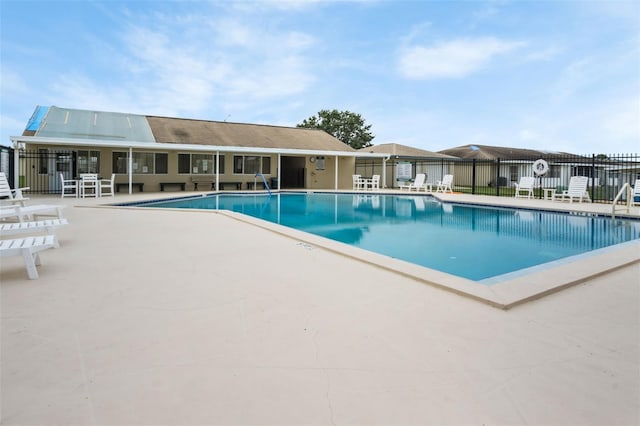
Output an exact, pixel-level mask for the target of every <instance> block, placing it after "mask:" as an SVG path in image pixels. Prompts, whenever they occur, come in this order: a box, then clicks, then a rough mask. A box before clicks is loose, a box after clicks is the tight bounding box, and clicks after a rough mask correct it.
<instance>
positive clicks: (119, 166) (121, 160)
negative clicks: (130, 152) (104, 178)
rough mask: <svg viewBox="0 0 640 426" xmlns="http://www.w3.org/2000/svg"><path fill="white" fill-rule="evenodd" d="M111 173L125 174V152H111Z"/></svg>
mask: <svg viewBox="0 0 640 426" xmlns="http://www.w3.org/2000/svg"><path fill="white" fill-rule="evenodd" d="M111 158H112V164H111V167H112V168H113V173H117V174H121V175H124V174H127V153H126V152H115V151H114V152H113V154H112V155H111Z"/></svg>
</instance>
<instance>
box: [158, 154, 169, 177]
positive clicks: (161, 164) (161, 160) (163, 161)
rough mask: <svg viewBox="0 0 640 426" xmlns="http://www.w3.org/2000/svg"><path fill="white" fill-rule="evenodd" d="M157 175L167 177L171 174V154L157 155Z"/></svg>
mask: <svg viewBox="0 0 640 426" xmlns="http://www.w3.org/2000/svg"><path fill="white" fill-rule="evenodd" d="M155 173H156V174H158V175H166V174H167V173H169V154H167V153H157V154H156V168H155Z"/></svg>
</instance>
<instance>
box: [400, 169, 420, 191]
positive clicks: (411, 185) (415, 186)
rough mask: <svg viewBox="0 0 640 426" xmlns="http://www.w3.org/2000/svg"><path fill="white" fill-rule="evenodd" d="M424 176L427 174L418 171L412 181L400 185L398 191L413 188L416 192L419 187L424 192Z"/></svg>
mask: <svg viewBox="0 0 640 426" xmlns="http://www.w3.org/2000/svg"><path fill="white" fill-rule="evenodd" d="M426 178H427V176H426V175H425V174H424V173H418V174H417V175H416V178H415V180H414V181H413V182H410V183H409V184H408V185H400V191H402V190H404V189H405V188H406V189H407V190H408V191H409V192H411V191H412V190H414V189H415V190H416V192H418V191H420V189H424V192H427V187H426V186H425V184H424V181H425V179H426Z"/></svg>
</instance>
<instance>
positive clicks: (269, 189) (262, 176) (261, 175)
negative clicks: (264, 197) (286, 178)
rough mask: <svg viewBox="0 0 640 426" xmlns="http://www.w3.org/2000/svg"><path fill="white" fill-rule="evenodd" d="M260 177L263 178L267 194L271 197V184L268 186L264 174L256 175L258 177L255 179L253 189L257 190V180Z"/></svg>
mask: <svg viewBox="0 0 640 426" xmlns="http://www.w3.org/2000/svg"><path fill="white" fill-rule="evenodd" d="M258 176H260V177H261V178H262V183H264V187H265V189H266V190H267V192H268V193H269V195H271V188H269V184H267V178H265V177H264V175H263V174H262V173H256V175H255V176H254V177H253V189H257V186H256V178H257V177H258Z"/></svg>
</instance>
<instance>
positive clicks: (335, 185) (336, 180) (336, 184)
mask: <svg viewBox="0 0 640 426" xmlns="http://www.w3.org/2000/svg"><path fill="white" fill-rule="evenodd" d="M334 163H335V169H336V171H335V176H334V178H333V181H334V182H333V186H334V188H333V189H334V191H337V190H338V155H337V154H336V156H335V162H334Z"/></svg>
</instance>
